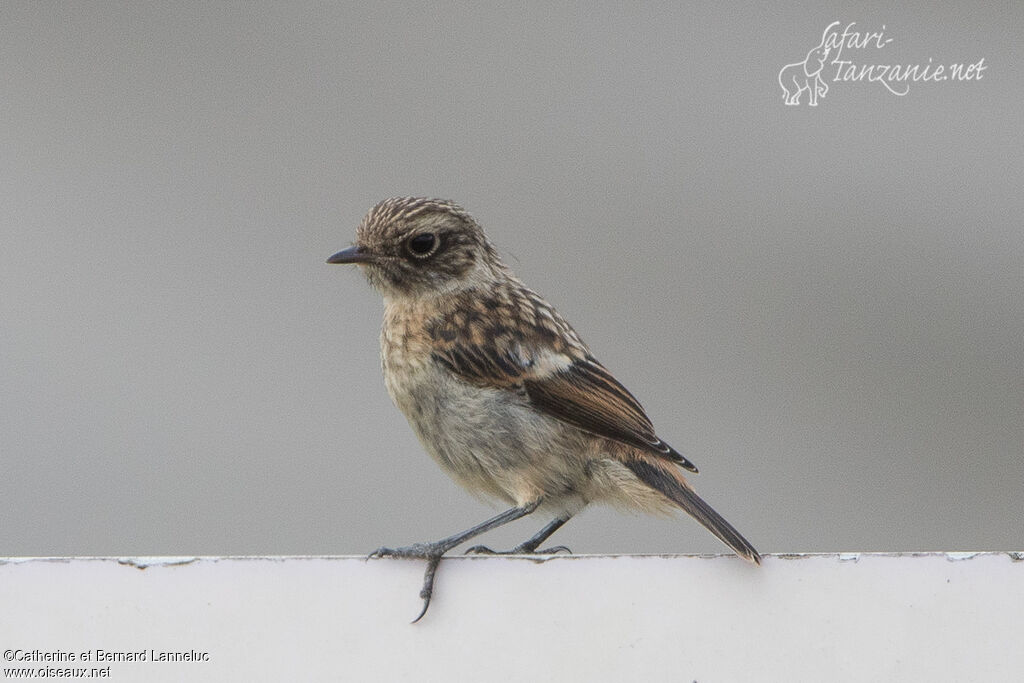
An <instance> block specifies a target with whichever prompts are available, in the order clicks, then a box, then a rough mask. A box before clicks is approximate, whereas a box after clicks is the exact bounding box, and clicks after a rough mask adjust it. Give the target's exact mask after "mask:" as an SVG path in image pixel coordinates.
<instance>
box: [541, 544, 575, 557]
mask: <svg viewBox="0 0 1024 683" xmlns="http://www.w3.org/2000/svg"><path fill="white" fill-rule="evenodd" d="M560 552H565V554H567V555H572V551H571V550H569V548H568V547H567V546H564V545H556V546H552V547H550V548H544V549H543V550H538V551H536V553H537V554H538V555H557V554H558V553H560Z"/></svg>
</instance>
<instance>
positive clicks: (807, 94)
mask: <svg viewBox="0 0 1024 683" xmlns="http://www.w3.org/2000/svg"><path fill="white" fill-rule="evenodd" d="M841 24H842V22H839V21H833V22H832V23H831V24H829V25H828V27H827V28H826V29H825V32H824V33H822V34H821V42H820V43H818V45H817V46H815V47H813V48H811V51H810V52H808V53H807V56H806V57H805V58H804V60H803V61H800V62H794V63H793V64H787V65H786V66H784V67H782V68H781V69H780V70H779V85H780V86H782V91H783V93H784V94H783V99H784V101H785V102H786V104H788V105H791V106H796V105H799V104H802V103H803V102H804V101H806V103H807V104H809V105H810V106H812V107H816V106H818V99H819V98H822V97H825V96H826V95H827V94H828V91H829V84H835V83H878V84H879V85H880V86H882V87H884V88H885V89H886V90H888V91H889V92H891V93H892V94H893V95H896V96H898V97H903V96H904V95H906V94H907V93H908V92H910V85H911V84H912V83H943V82H956V83H959V82H966V81H980V80H981V79H982V78H983V76H984V71H985V69H987V68H988V65H987V64H985V58H984V57H982V58H981V59H979V60H977V61H974V62H948V63H947V62H941V63H938V62H936V61H935V60H934V58H932V57H929V58H928V61H927V62H917V63H913V64H893V63H892V62H891V61H888V60H886V59H885V57H886V53H882V52H878V50H884V49H885V48H886V47H887V46H889V45H890V44H891V43H892V42H893V39H892V38H889V37H888V36H886V35H885V24H883V25H882V29H881V30H880V31H863V32H862V31H856V30H854V27H855V26H856V25H857V22H855V21H854V22H850V23H849V24H847V25H846V26H845V27H843V28H842V29H840V28H839V27H840V25H841Z"/></svg>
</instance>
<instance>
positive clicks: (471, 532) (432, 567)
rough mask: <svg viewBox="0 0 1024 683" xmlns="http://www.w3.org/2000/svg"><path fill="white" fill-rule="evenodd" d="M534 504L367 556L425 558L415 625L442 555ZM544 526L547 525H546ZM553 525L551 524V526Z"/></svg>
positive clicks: (431, 590) (524, 512)
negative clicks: (444, 534) (450, 533)
mask: <svg viewBox="0 0 1024 683" xmlns="http://www.w3.org/2000/svg"><path fill="white" fill-rule="evenodd" d="M538 505H540V501H537V502H534V503H530V504H528V505H524V506H523V507H517V508H512V509H510V510H506V511H505V512H502V513H501V514H500V515H496V516H494V517H491V518H490V519H488V520H487V521H486V522H481V523H480V524H477V525H476V526H475V527H472V528H470V529H466V530H465V531H462V532H460V533H457V534H455V535H453V536H449V537H448V538H442V539H441V540H440V541H434V542H433V543H414V544H412V545H410V546H405V547H403V548H377V550H374V551H373V552H372V553H370V557H404V558H411V559H419V560H427V571H426V572H425V573H424V574H423V588H422V589H420V597H421V598H423V610H422V611H421V612H420V614H419V616H418V617H416V618H415V619H413V620H412V622H413V623H414V624H415V623H416V622H417V621H419V620H420V619H422V618H423V615H424V614H426V613H427V608H428V607H430V597H431V595H433V593H434V575H435V574H436V573H437V565H438V564H440V562H441V556H442V555H444V554H445V553H446V552H448V551H449V550H451V549H452V548H454V547H455V546H457V545H459V544H460V543H463V542H465V541H468V540H469V539H471V538H473V537H474V536H479V535H480V534H482V533H484V532H485V531H490V530H491V529H496V528H497V527H499V526H501V525H503V524H508V523H509V522H512V521H515V520H517V519H519V518H520V517H525V516H526V515H528V514H530V513H531V512H533V511H534V510H536V509H537V506H538ZM548 526H551V525H550V524H549V525H548ZM559 526H561V525H559ZM546 528H547V527H545V529H546ZM557 528H558V527H555V529H557ZM551 533H554V529H552V530H551V532H550V533H549V534H548V535H549V536H550V535H551ZM544 538H547V536H544V537H542V538H541V541H543V540H544ZM531 540H532V539H531Z"/></svg>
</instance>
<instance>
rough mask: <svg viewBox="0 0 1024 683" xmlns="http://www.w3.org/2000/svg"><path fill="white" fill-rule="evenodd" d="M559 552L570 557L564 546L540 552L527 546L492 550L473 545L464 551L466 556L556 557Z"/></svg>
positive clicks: (567, 549) (483, 546) (569, 552)
mask: <svg viewBox="0 0 1024 683" xmlns="http://www.w3.org/2000/svg"><path fill="white" fill-rule="evenodd" d="M560 552H566V553H568V554H570V555H572V551H571V550H569V548H567V547H566V546H564V545H556V546H552V547H550V548H543V549H541V550H537V549H536V548H531V547H530V546H527V545H517V546H516V547H515V548H512V550H492V549H490V548H488V547H487V546H485V545H475V546H473V547H472V548H469V549H468V550H466V554H467V555H556V554H558V553H560Z"/></svg>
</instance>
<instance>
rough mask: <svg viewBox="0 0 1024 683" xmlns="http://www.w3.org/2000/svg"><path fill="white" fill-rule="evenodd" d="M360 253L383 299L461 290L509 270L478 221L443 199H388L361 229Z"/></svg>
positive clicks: (366, 219) (365, 267)
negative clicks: (389, 296)
mask: <svg viewBox="0 0 1024 683" xmlns="http://www.w3.org/2000/svg"><path fill="white" fill-rule="evenodd" d="M356 248H357V250H358V252H359V254H360V259H359V261H358V262H359V264H360V265H361V266H363V267H364V272H365V274H366V277H367V279H368V280H369V281H370V283H371V284H372V285H373V286H374V287H376V288H377V289H379V290H380V291H381V292H382V293H384V294H405V295H410V294H420V293H425V292H429V291H445V290H453V289H460V288H462V287H463V286H466V285H467V284H472V283H473V282H482V281H486V279H487V278H488V277H493V276H495V275H496V274H497V272H498V271H499V270H501V269H504V266H503V265H502V264H501V261H500V260H499V259H498V256H497V252H496V251H495V249H494V247H493V246H491V244H490V242H488V241H487V237H486V236H485V235H484V231H483V229H482V228H481V227H480V226H479V225H478V224H477V222H476V221H475V220H473V217H472V216H470V215H469V213H467V212H466V211H465V209H463V208H462V207H460V206H458V205H457V204H454V203H453V202H450V201H447V200H444V199H430V198H427V197H393V198H391V199H385V200H384V201H382V202H380V203H379V204H377V205H376V206H375V207H373V208H372V209H370V211H369V213H367V214H366V216H365V217H364V218H363V220H362V222H361V223H360V224H359V228H358V230H357V231H356Z"/></svg>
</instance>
